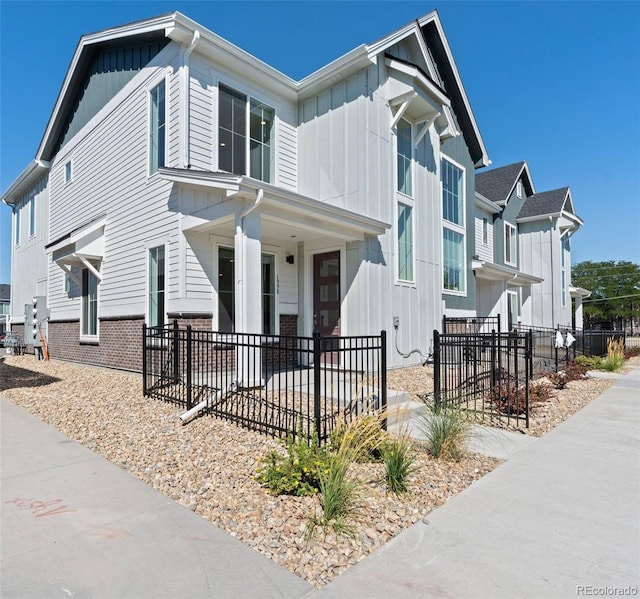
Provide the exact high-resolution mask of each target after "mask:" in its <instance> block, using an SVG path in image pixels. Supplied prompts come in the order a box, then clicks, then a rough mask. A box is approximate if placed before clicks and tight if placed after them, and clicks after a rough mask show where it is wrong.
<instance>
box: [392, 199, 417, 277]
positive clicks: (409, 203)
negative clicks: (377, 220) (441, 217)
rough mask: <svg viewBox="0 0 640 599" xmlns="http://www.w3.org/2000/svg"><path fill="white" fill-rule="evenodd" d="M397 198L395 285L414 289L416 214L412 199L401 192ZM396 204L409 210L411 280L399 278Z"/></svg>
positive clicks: (395, 217)
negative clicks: (402, 205)
mask: <svg viewBox="0 0 640 599" xmlns="http://www.w3.org/2000/svg"><path fill="white" fill-rule="evenodd" d="M396 195H397V198H396V201H395V204H394V211H393V212H394V218H393V222H394V231H395V237H394V240H393V243H394V254H395V260H394V273H395V284H396V285H399V286H402V287H414V288H415V287H416V214H415V202H414V200H413V198H410V197H409V196H406V195H404V194H403V193H401V192H399V191H398V192H396ZM398 204H404V205H405V206H408V207H409V208H410V209H411V272H412V274H413V278H412V279H401V278H400V268H399V264H398V261H399V258H400V246H399V243H400V239H399V238H398V214H399V210H398V208H399V206H398Z"/></svg>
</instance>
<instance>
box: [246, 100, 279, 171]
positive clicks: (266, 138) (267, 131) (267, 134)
mask: <svg viewBox="0 0 640 599" xmlns="http://www.w3.org/2000/svg"><path fill="white" fill-rule="evenodd" d="M274 116H275V115H274V111H273V108H269V107H268V106H265V105H264V104H260V103H259V102H256V101H254V100H252V101H251V111H250V114H249V135H250V141H249V148H250V149H249V164H250V167H251V168H250V172H249V175H250V176H251V177H253V178H254V179H260V181H267V182H269V181H272V180H273V175H272V167H273V121H274Z"/></svg>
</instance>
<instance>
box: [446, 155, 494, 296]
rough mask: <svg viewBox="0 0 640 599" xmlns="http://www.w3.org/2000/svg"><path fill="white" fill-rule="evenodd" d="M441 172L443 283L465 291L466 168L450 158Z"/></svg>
mask: <svg viewBox="0 0 640 599" xmlns="http://www.w3.org/2000/svg"><path fill="white" fill-rule="evenodd" d="M441 171H442V172H441V177H442V219H443V231H442V240H443V241H442V268H443V273H442V279H443V281H442V284H443V288H444V290H445V291H449V292H454V293H465V292H466V269H465V264H466V260H465V255H466V251H465V247H466V243H465V228H464V227H465V199H464V198H465V194H464V170H463V169H462V168H460V167H458V166H456V165H455V164H453V163H452V162H450V161H449V160H445V159H443V160H442V163H441ZM483 227H484V223H483ZM483 234H484V229H483Z"/></svg>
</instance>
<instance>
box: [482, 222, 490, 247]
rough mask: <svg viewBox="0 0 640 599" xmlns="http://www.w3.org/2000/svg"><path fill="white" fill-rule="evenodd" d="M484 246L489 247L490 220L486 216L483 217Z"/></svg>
mask: <svg viewBox="0 0 640 599" xmlns="http://www.w3.org/2000/svg"><path fill="white" fill-rule="evenodd" d="M482 245H484V246H488V245H489V219H488V218H487V217H486V216H483V217H482Z"/></svg>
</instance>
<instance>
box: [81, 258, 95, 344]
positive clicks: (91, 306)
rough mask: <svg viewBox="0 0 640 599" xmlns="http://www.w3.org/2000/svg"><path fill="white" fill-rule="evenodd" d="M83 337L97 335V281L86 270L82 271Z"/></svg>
mask: <svg viewBox="0 0 640 599" xmlns="http://www.w3.org/2000/svg"><path fill="white" fill-rule="evenodd" d="M80 320H81V328H80V330H81V334H82V336H83V337H95V336H97V335H98V279H97V277H96V276H95V275H94V274H93V272H91V271H90V270H89V269H88V268H84V269H82V314H81V319H80Z"/></svg>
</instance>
